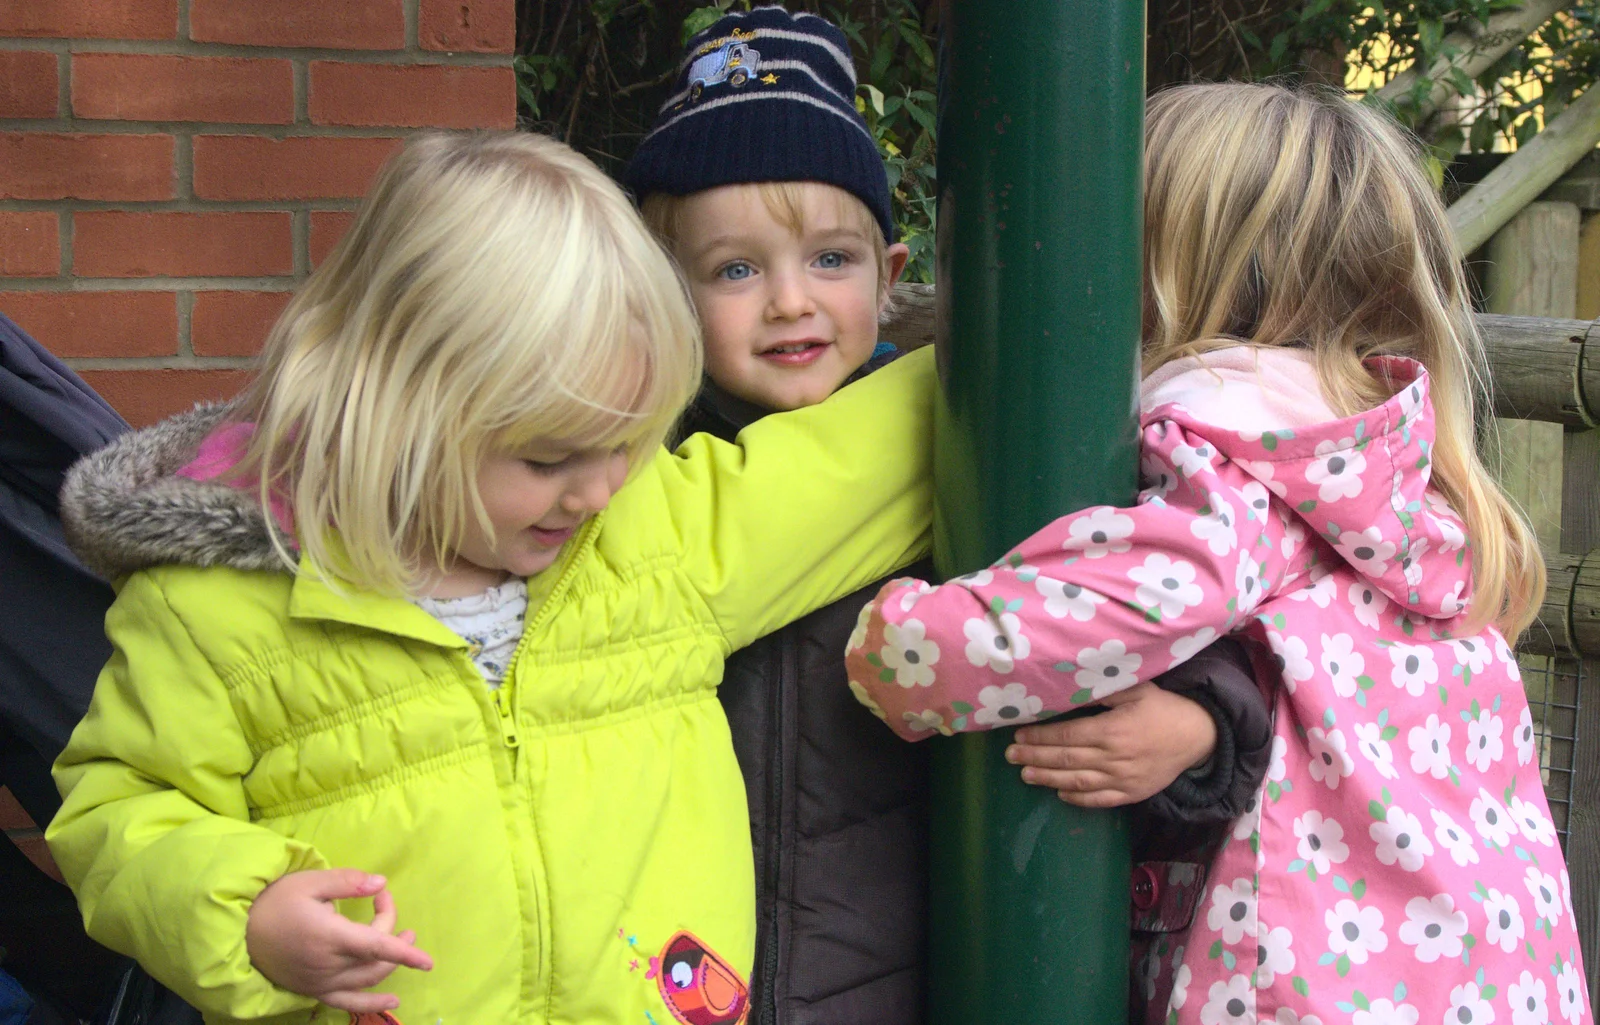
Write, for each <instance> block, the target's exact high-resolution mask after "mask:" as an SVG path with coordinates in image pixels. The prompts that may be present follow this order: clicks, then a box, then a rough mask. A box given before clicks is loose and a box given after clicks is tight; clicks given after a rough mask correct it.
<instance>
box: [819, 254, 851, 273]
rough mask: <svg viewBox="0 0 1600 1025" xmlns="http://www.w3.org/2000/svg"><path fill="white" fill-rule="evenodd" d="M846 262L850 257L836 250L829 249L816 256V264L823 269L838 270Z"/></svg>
mask: <svg viewBox="0 0 1600 1025" xmlns="http://www.w3.org/2000/svg"><path fill="white" fill-rule="evenodd" d="M848 262H850V257H849V256H848V255H846V254H844V253H841V252H839V251H838V250H831V251H829V252H826V253H823V254H822V255H821V256H819V257H817V266H818V267H821V268H822V269H823V270H838V269H839V268H841V267H843V266H844V265H845V264H846V263H848Z"/></svg>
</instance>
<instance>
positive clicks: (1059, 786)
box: [1006, 681, 1217, 808]
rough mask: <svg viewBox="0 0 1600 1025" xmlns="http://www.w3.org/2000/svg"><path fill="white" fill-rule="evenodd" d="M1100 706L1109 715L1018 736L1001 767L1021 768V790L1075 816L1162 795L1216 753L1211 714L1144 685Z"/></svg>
mask: <svg viewBox="0 0 1600 1025" xmlns="http://www.w3.org/2000/svg"><path fill="white" fill-rule="evenodd" d="M1100 704H1102V705H1104V706H1105V707H1106V708H1107V709H1108V711H1105V712H1102V713H1101V714H1099V715H1094V716H1086V717H1084V718H1081V719H1069V720H1067V721H1066V722H1052V723H1044V724H1042V725H1039V726H1024V727H1023V728H1021V729H1019V730H1017V735H1016V743H1014V744H1012V745H1011V746H1010V747H1008V748H1006V760H1007V761H1009V762H1011V763H1013V764H1015V765H1021V766H1024V768H1023V770H1022V780H1023V782H1025V783H1032V784H1034V785H1036V786H1042V787H1051V788H1053V789H1055V790H1056V791H1057V792H1058V793H1059V794H1060V796H1061V799H1062V800H1063V801H1066V802H1067V803H1068V804H1075V805H1078V806H1079V807H1081V808H1114V807H1116V806H1118V805H1122V804H1133V803H1135V802H1138V801H1142V800H1144V799H1145V798H1147V797H1151V796H1154V795H1155V794H1158V793H1160V792H1161V791H1162V790H1165V789H1166V788H1167V786H1168V784H1170V783H1171V782H1172V781H1173V780H1175V779H1177V778H1178V776H1179V774H1181V773H1182V772H1184V770H1186V769H1189V768H1191V767H1193V766H1195V765H1198V764H1200V763H1202V762H1204V761H1205V760H1206V759H1207V758H1210V757H1211V752H1212V751H1213V750H1214V749H1215V747H1216V745H1217V724H1216V723H1215V722H1214V721H1212V718H1211V713H1210V712H1207V711H1206V710H1205V709H1204V708H1202V707H1201V706H1200V705H1199V704H1197V703H1195V702H1194V701H1191V700H1190V699H1188V698H1186V697H1183V696H1182V695H1178V694H1172V693H1169V692H1167V691H1164V690H1162V689H1161V688H1160V687H1157V686H1156V685H1155V684H1153V683H1150V682H1148V681H1147V682H1144V683H1139V684H1135V685H1134V686H1132V687H1129V688H1128V689H1127V690H1123V691H1118V692H1117V693H1115V694H1112V695H1110V696H1108V697H1106V698H1103V699H1101V701H1100Z"/></svg>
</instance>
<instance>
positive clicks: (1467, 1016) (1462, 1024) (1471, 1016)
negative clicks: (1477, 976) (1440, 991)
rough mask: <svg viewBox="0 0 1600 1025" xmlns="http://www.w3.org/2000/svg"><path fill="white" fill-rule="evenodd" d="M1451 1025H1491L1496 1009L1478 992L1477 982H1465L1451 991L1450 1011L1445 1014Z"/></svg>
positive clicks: (1445, 1018)
mask: <svg viewBox="0 0 1600 1025" xmlns="http://www.w3.org/2000/svg"><path fill="white" fill-rule="evenodd" d="M1444 1020H1445V1021H1446V1022H1448V1023H1449V1025H1490V1023H1492V1022H1493V1021H1494V1008H1493V1007H1490V1006H1489V1001H1487V1000H1485V999H1484V998H1483V995H1482V994H1481V993H1480V992H1479V991H1478V984H1477V983H1476V982H1463V983H1462V984H1461V985H1459V986H1457V987H1456V988H1455V989H1452V990H1451V991H1450V1010H1448V1011H1446V1012H1444Z"/></svg>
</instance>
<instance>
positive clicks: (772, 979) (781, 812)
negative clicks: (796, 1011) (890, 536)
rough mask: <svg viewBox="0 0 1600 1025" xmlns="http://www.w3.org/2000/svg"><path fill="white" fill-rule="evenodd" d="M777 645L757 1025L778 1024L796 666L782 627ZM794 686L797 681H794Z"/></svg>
mask: <svg viewBox="0 0 1600 1025" xmlns="http://www.w3.org/2000/svg"><path fill="white" fill-rule="evenodd" d="M776 639H777V642H778V677H777V680H776V683H775V686H774V687H773V695H772V708H773V712H772V733H773V738H774V740H775V741H776V743H775V744H774V747H773V750H774V751H775V752H776V757H774V758H773V759H772V772H771V779H772V789H771V792H770V796H769V797H768V801H769V805H768V807H769V808H770V809H771V810H770V811H769V812H768V814H769V816H770V818H769V821H770V822H773V823H776V826H775V828H773V827H769V831H768V840H767V850H768V851H769V852H770V853H769V854H768V857H767V861H768V864H769V865H770V869H769V872H768V875H767V879H768V886H769V887H770V892H771V893H772V905H771V907H772V910H771V911H770V912H769V913H768V914H769V916H770V917H769V918H768V921H767V949H766V950H765V951H764V952H763V957H762V959H761V974H762V975H763V976H764V977H765V979H766V991H767V992H766V997H767V999H766V1003H765V1005H764V1006H763V1007H762V1008H761V1019H760V1025H777V1023H778V947H779V937H778V920H779V918H780V917H782V916H781V914H780V909H781V908H782V907H783V900H784V896H783V894H782V892H781V889H782V886H783V862H784V834H785V832H786V830H785V828H784V827H785V825H786V824H787V822H788V815H789V809H788V808H787V807H785V805H784V779H785V776H784V767H785V766H786V765H787V763H788V758H789V750H788V749H789V730H788V719H789V717H788V715H787V712H788V710H789V691H790V690H791V689H793V688H792V687H791V686H790V684H791V681H792V680H794V678H795V677H797V676H798V674H799V666H798V665H796V662H797V660H798V657H797V655H796V652H795V642H794V632H793V630H791V629H789V628H787V627H786V628H784V629H783V630H782V631H780V632H779V634H778V636H777V638H776ZM794 683H795V685H796V686H798V681H797V680H794Z"/></svg>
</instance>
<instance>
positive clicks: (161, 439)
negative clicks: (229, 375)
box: [61, 405, 295, 580]
mask: <svg viewBox="0 0 1600 1025" xmlns="http://www.w3.org/2000/svg"><path fill="white" fill-rule="evenodd" d="M227 411H228V407H227V406H223V405H209V406H197V407H196V408H195V409H194V410H192V411H190V412H188V413H180V414H178V415H177V416H174V417H171V418H169V419H167V420H163V421H162V422H160V423H158V424H156V425H154V426H152V427H146V428H144V429H143V430H139V431H134V432H132V433H129V434H124V435H123V436H122V437H120V438H118V439H117V440H116V441H114V442H112V443H111V444H110V445H107V446H106V447H105V448H103V449H101V450H100V451H98V452H94V453H91V454H90V455H87V456H84V457H83V458H82V459H80V460H78V462H77V463H75V464H74V465H73V467H72V469H71V470H69V471H68V472H67V479H66V483H64V484H63V485H62V488H61V522H62V526H63V527H64V528H65V532H66V536H67V543H68V544H70V545H71V546H72V550H73V551H75V552H77V554H78V556H79V557H80V558H82V559H83V561H84V562H85V563H86V564H88V566H89V567H90V568H91V569H93V570H94V571H95V572H97V573H100V574H101V575H103V576H105V577H106V578H107V579H111V580H115V579H117V578H119V577H124V576H127V575H128V574H129V573H132V572H133V571H135V570H139V569H144V568H146V567H148V566H156V565H162V564H166V563H183V564H186V565H191V566H232V567H234V568H236V569H249V570H262V569H275V570H279V571H286V570H287V567H285V566H284V564H283V560H282V559H281V558H280V557H279V555H278V553H277V552H276V551H275V550H274V549H273V546H272V539H271V535H270V534H269V533H268V531H269V530H274V529H275V528H273V527H269V526H268V523H267V518H266V516H265V515H264V514H263V512H262V510H261V506H260V504H259V503H258V502H257V501H256V498H255V495H254V494H252V493H251V492H249V491H244V490H240V489H238V488H233V487H229V486H227V485H225V484H215V483H210V482H204V481H195V480H189V479H188V478H186V477H177V476H174V474H176V473H177V472H178V471H179V470H180V469H182V468H183V467H184V466H186V465H188V463H189V462H190V461H191V460H193V459H194V456H195V453H196V452H197V451H198V450H199V447H200V443H201V442H202V441H203V440H205V437H206V435H207V434H209V433H211V431H212V429H213V428H215V427H216V426H217V424H218V423H220V422H221V421H222V419H223V417H224V416H225V415H226V414H227ZM279 536H280V537H281V538H283V540H284V542H285V545H286V546H287V547H288V548H289V551H290V552H291V553H292V552H294V550H295V546H294V543H293V541H292V540H291V539H289V538H286V537H284V536H283V535H282V534H281V533H280V535H279Z"/></svg>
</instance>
